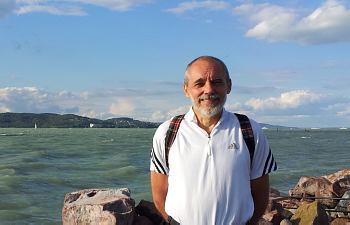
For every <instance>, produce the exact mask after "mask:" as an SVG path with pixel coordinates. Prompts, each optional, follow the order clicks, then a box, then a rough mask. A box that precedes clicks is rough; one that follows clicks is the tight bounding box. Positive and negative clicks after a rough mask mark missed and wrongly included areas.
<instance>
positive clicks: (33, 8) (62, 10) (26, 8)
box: [0, 0, 151, 18]
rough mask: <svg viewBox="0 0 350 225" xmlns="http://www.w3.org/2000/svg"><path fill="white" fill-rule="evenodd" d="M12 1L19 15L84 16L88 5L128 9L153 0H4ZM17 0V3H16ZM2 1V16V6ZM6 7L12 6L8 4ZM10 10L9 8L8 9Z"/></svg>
mask: <svg viewBox="0 0 350 225" xmlns="http://www.w3.org/2000/svg"><path fill="white" fill-rule="evenodd" d="M2 1H6V2H7V1H8V2H12V9H15V10H14V12H15V13H16V14H18V15H22V14H27V13H38V12H41V13H49V14H52V15H63V16H84V15H86V14H87V12H86V11H85V10H84V9H85V6H86V5H94V6H98V7H103V8H107V9H110V10H113V11H127V10H130V9H132V8H134V7H136V6H139V5H142V4H147V3H150V2H151V0H63V1H59V0H51V1H49V0H16V1H15V0H2ZM14 2H15V3H14ZM1 4H2V3H0V18H1V8H5V7H1ZM6 8H10V7H9V6H7V7H6ZM7 11H9V9H8V10H7Z"/></svg>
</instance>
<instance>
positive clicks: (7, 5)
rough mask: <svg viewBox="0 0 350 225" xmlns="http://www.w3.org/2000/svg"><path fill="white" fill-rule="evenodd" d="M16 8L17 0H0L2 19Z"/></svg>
mask: <svg viewBox="0 0 350 225" xmlns="http://www.w3.org/2000/svg"><path fill="white" fill-rule="evenodd" d="M14 9H15V2H14V1H13V0H1V1H0V19H1V18H3V17H5V16H7V15H9V14H11V13H12V11H13V10H14Z"/></svg>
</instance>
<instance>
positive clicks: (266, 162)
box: [262, 149, 271, 175]
mask: <svg viewBox="0 0 350 225" xmlns="http://www.w3.org/2000/svg"><path fill="white" fill-rule="evenodd" d="M270 158H271V149H270V151H269V155H268V156H267V159H266V161H265V166H264V170H263V174H262V175H265V174H266V169H267V166H268V165H269V162H270Z"/></svg>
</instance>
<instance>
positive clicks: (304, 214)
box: [290, 201, 329, 225]
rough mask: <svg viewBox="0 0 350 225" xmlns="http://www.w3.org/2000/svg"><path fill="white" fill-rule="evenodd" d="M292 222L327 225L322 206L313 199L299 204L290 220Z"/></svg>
mask: <svg viewBox="0 0 350 225" xmlns="http://www.w3.org/2000/svg"><path fill="white" fill-rule="evenodd" d="M290 221H291V222H292V223H293V224H298V225H327V224H329V222H328V216H327V213H326V211H325V210H324V208H323V206H322V205H321V204H320V203H319V202H317V201H314V202H312V203H305V204H303V205H301V206H300V207H299V208H298V209H297V210H296V211H295V214H294V215H293V216H292V218H291V220H290Z"/></svg>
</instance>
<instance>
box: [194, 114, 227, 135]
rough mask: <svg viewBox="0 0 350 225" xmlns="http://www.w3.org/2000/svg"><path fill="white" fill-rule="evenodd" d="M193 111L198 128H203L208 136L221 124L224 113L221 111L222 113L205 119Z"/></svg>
mask: <svg viewBox="0 0 350 225" xmlns="http://www.w3.org/2000/svg"><path fill="white" fill-rule="evenodd" d="M193 111H194V113H195V115H196V118H197V123H198V126H199V127H200V128H202V129H203V130H205V131H206V132H207V133H208V134H210V133H211V131H212V130H213V128H214V127H215V125H216V124H217V123H218V122H219V120H220V118H221V115H222V111H221V112H220V113H218V114H216V115H215V116H212V117H203V116H202V115H201V114H200V113H199V112H196V111H195V110H193Z"/></svg>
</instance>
